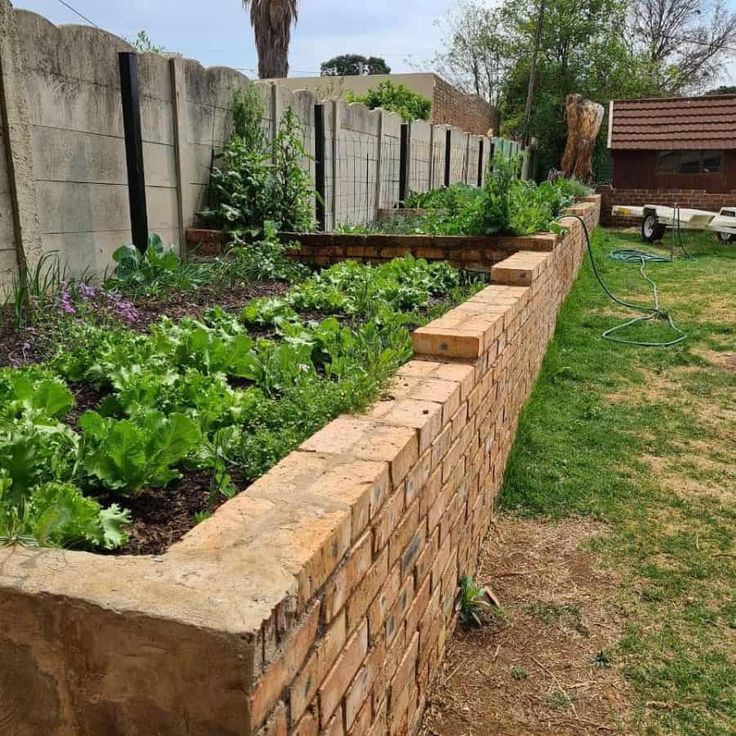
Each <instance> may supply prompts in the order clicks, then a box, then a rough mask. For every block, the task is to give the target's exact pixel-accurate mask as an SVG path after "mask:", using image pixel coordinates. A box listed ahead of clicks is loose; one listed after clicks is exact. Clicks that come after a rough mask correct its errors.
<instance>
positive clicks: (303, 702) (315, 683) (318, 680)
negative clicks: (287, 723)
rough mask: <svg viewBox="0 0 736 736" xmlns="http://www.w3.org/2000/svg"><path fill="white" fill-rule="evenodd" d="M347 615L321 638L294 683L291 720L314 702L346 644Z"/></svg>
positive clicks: (295, 718)
mask: <svg viewBox="0 0 736 736" xmlns="http://www.w3.org/2000/svg"><path fill="white" fill-rule="evenodd" d="M345 639H346V630H345V615H344V614H342V615H340V616H338V617H337V618H336V619H335V620H334V621H333V622H332V623H331V624H330V626H329V627H328V628H327V630H326V632H325V634H324V636H323V637H322V638H321V639H320V640H319V642H318V643H317V646H316V648H315V651H314V652H313V653H312V655H311V656H310V657H309V659H308V660H307V663H306V664H305V665H304V667H303V668H302V670H301V671H300V672H299V674H298V675H297V677H296V679H295V680H294V682H293V683H292V686H291V690H290V697H289V705H290V707H291V720H292V722H293V721H295V720H297V719H298V718H299V717H300V716H301V715H302V713H304V711H305V710H306V709H307V706H309V705H310V703H312V701H313V700H314V698H315V697H316V695H317V690H318V688H319V686H320V685H321V684H322V681H323V680H324V679H325V677H326V675H327V673H328V672H329V670H330V669H331V668H332V666H333V665H334V664H335V661H336V660H337V658H338V656H339V654H340V652H341V651H342V648H343V645H344V644H345Z"/></svg>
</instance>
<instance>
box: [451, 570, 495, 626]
mask: <svg viewBox="0 0 736 736" xmlns="http://www.w3.org/2000/svg"><path fill="white" fill-rule="evenodd" d="M455 610H456V611H458V613H459V614H460V623H462V624H463V625H465V626H483V624H486V623H488V622H489V620H490V619H491V617H492V616H493V615H494V614H495V615H496V616H500V613H501V609H500V607H499V605H498V600H497V599H496V597H495V596H494V595H493V593H491V591H490V590H488V588H486V587H484V586H478V585H476V584H475V583H474V582H473V578H472V577H471V576H470V575H464V576H463V577H462V578H460V590H459V591H458V595H457V603H456V605H455Z"/></svg>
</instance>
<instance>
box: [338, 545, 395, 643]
mask: <svg viewBox="0 0 736 736" xmlns="http://www.w3.org/2000/svg"><path fill="white" fill-rule="evenodd" d="M387 575H388V549H384V550H383V552H381V553H380V555H379V556H378V558H377V559H376V560H375V562H374V563H373V565H371V568H370V570H368V572H367V573H366V574H365V577H364V578H363V579H362V580H361V581H360V583H358V585H357V586H356V588H355V590H354V591H353V593H352V595H351V596H350V598H348V601H347V605H346V607H345V608H346V613H347V629H348V631H352V630H353V629H354V628H355V627H356V626H357V625H358V624H359V623H360V622H361V620H362V619H363V617H364V616H365V615H366V612H367V611H368V608H369V606H370V605H371V603H372V602H373V599H374V598H375V597H376V595H378V591H379V590H381V587H382V586H383V585H384V583H385V582H386V577H387Z"/></svg>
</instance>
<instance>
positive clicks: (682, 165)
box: [657, 151, 721, 174]
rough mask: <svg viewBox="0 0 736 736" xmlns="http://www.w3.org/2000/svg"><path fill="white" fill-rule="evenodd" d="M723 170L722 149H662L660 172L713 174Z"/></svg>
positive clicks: (658, 163) (659, 163)
mask: <svg viewBox="0 0 736 736" xmlns="http://www.w3.org/2000/svg"><path fill="white" fill-rule="evenodd" d="M720 170H721V152H720V151H660V152H659V153H658V154H657V173H658V174H713V173H716V172H718V171H720Z"/></svg>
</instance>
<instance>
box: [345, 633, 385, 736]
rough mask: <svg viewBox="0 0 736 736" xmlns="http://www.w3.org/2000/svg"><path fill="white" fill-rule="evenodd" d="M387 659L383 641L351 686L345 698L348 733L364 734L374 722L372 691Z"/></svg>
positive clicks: (375, 648)
mask: <svg viewBox="0 0 736 736" xmlns="http://www.w3.org/2000/svg"><path fill="white" fill-rule="evenodd" d="M385 657H386V649H385V645H384V642H383V639H381V640H379V641H378V642H376V644H375V645H374V646H373V648H372V649H371V650H370V652H369V653H368V656H367V657H366V660H365V663H364V664H363V666H362V667H361V668H360V670H359V671H358V674H357V675H356V676H355V679H354V680H353V682H352V684H351V685H350V689H349V690H348V692H347V694H346V696H345V725H346V726H347V729H348V733H360V734H364V733H367V731H368V726H370V724H371V721H372V720H373V719H372V716H373V702H372V699H371V698H370V695H371V690H372V688H373V683H374V682H375V681H376V678H377V677H378V675H379V674H380V672H381V667H382V666H383V660H384V659H385Z"/></svg>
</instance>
